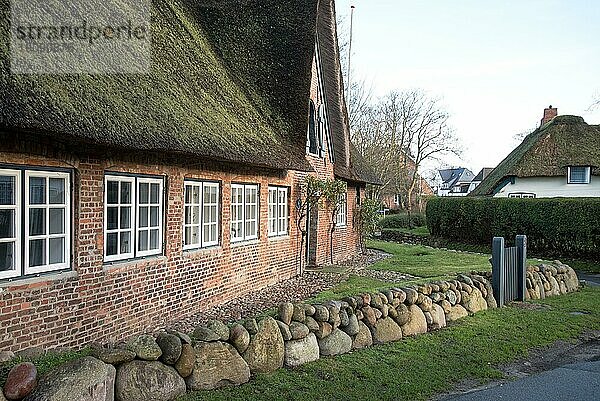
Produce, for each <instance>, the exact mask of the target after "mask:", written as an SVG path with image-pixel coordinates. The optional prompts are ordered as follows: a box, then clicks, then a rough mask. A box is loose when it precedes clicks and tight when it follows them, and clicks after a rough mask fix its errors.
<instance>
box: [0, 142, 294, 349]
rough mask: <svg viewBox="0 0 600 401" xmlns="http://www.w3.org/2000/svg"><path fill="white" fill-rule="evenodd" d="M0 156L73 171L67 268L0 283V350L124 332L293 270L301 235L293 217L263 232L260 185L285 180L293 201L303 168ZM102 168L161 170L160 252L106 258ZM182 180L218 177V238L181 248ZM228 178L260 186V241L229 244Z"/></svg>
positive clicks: (263, 193)
mask: <svg viewBox="0 0 600 401" xmlns="http://www.w3.org/2000/svg"><path fill="white" fill-rule="evenodd" d="M0 160H2V161H3V162H4V163H7V164H17V165H21V164H22V165H29V166H55V167H66V168H72V169H73V171H74V183H73V188H74V189H73V193H72V204H73V212H74V213H73V222H72V223H73V228H74V229H73V256H72V263H71V265H72V270H71V271H68V272H61V273H53V274H49V275H47V276H40V277H34V278H26V279H16V280H14V281H13V282H6V281H5V282H0V313H1V315H0V349H9V350H13V351H16V350H18V349H23V348H26V347H30V346H42V345H43V346H45V347H52V346H56V345H63V346H81V345H84V344H86V343H88V342H91V341H110V340H118V339H122V338H124V337H126V336H129V335H132V334H134V333H137V332H140V331H146V330H152V329H154V328H157V327H160V326H162V325H164V324H168V323H169V322H173V321H176V320H177V319H179V318H182V317H184V316H187V315H190V314H193V313H196V312H199V311H201V310H203V309H206V308H208V307H210V306H212V305H215V304H219V303H222V302H224V301H227V300H229V299H232V298H234V297H236V296H240V295H242V294H245V293H248V292H250V291H253V290H256V289H259V288H261V287H264V286H266V285H269V284H274V283H276V282H278V281H280V280H283V279H286V278H289V277H292V276H294V275H296V274H298V263H297V255H298V252H299V241H298V233H297V230H296V227H295V224H294V222H293V217H292V219H291V220H290V235H289V236H285V237H278V238H268V236H267V229H268V228H267V217H268V208H267V203H266V202H267V199H268V192H267V191H268V189H267V187H268V185H270V184H272V185H282V186H288V187H290V188H291V192H290V204H291V205H293V200H294V199H296V196H297V195H296V191H297V190H298V185H299V180H300V176H301V174H297V173H296V172H289V173H288V174H287V175H285V176H280V175H279V174H278V173H276V172H272V173H271V174H266V173H265V172H261V174H260V175H256V173H252V172H248V171H246V172H239V171H226V170H223V171H210V170H194V169H187V168H184V167H181V166H172V165H164V164H157V165H150V164H144V163H133V162H125V161H119V160H114V159H111V160H103V159H92V158H82V159H78V160H70V161H69V162H68V163H67V162H60V161H59V160H57V159H52V158H46V157H41V156H37V157H34V156H31V155H28V154H18V153H10V154H9V153H0ZM105 171H110V172H128V173H141V174H153V175H161V176H164V177H166V180H165V193H166V201H165V213H166V219H165V221H166V224H165V234H164V235H165V249H164V254H163V255H162V256H155V257H147V258H145V259H139V260H134V261H125V262H115V263H113V264H105V263H104V261H103V246H104V244H103V242H104V236H103V214H104V208H103V207H104V205H103V193H104V173H105ZM184 178H196V179H208V180H220V181H221V190H222V199H221V212H222V214H221V219H220V225H221V241H220V242H221V245H220V246H218V247H215V248H211V249H204V250H196V251H189V252H188V251H183V250H182V224H183V221H182V219H183V209H182V206H183V191H184V186H183V181H184ZM232 181H233V182H247V183H257V184H259V185H260V202H261V205H260V209H259V210H260V224H259V232H260V237H259V239H258V240H255V241H250V242H246V243H242V244H234V245H231V244H230V241H229V232H230V229H229V224H230V219H229V214H230V183H231V182H232ZM292 207H293V206H292ZM293 215H294V214H293V209H292V210H290V216H293Z"/></svg>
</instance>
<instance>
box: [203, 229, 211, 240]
mask: <svg viewBox="0 0 600 401" xmlns="http://www.w3.org/2000/svg"><path fill="white" fill-rule="evenodd" d="M202 232H203V234H202V235H203V236H204V237H203V240H204V242H210V226H208V225H205V226H204V227H202Z"/></svg>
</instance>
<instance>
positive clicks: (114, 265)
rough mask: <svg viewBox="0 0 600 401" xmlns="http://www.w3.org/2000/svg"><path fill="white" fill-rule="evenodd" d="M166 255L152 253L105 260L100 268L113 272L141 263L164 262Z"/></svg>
mask: <svg viewBox="0 0 600 401" xmlns="http://www.w3.org/2000/svg"><path fill="white" fill-rule="evenodd" d="M166 261H167V257H166V256H164V255H154V256H145V257H143V258H135V259H126V260H116V261H114V262H105V263H104V264H103V265H102V270H103V271H104V272H107V273H108V272H113V271H118V270H121V269H126V268H130V267H133V266H137V265H138V264H141V263H154V262H158V263H160V262H166Z"/></svg>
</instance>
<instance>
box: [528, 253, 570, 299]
mask: <svg viewBox="0 0 600 401" xmlns="http://www.w3.org/2000/svg"><path fill="white" fill-rule="evenodd" d="M526 286H527V292H526V293H525V298H526V299H544V298H546V297H551V296H554V295H562V294H566V293H568V292H573V291H576V290H577V288H579V279H578V278H577V273H575V270H573V269H572V268H571V267H569V266H567V265H565V264H562V263H561V262H559V261H558V260H555V261H554V262H553V263H552V264H550V265H548V264H543V263H542V264H540V265H537V266H527V278H526Z"/></svg>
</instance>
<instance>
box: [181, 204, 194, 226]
mask: <svg viewBox="0 0 600 401" xmlns="http://www.w3.org/2000/svg"><path fill="white" fill-rule="evenodd" d="M183 221H184V224H192V207H191V206H186V207H185V210H184V212H183Z"/></svg>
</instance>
